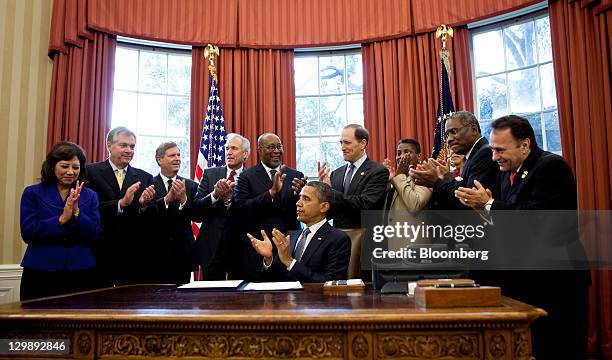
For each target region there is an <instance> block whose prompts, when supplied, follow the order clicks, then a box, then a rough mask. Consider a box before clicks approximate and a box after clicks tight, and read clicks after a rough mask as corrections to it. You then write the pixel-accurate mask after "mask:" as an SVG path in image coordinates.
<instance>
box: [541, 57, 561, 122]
mask: <svg viewBox="0 0 612 360" xmlns="http://www.w3.org/2000/svg"><path fill="white" fill-rule="evenodd" d="M540 82H541V83H542V102H543V104H542V107H543V108H544V110H550V109H556V108H557V92H556V89H555V74H554V72H553V64H552V63H549V64H546V65H542V66H540Z"/></svg>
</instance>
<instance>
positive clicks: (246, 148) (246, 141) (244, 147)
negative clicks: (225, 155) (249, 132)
mask: <svg viewBox="0 0 612 360" xmlns="http://www.w3.org/2000/svg"><path fill="white" fill-rule="evenodd" d="M233 138H238V139H240V140H241V141H242V150H243V151H244V152H251V142H250V141H249V139H247V138H245V137H244V136H242V135H240V134H236V133H229V134H227V137H226V138H225V139H226V140H225V143H226V144H227V143H228V142H229V141H230V140H231V139H233Z"/></svg>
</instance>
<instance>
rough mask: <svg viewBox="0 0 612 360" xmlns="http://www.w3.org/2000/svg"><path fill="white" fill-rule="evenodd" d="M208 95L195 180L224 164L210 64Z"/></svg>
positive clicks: (222, 131)
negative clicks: (207, 169) (205, 171)
mask: <svg viewBox="0 0 612 360" xmlns="http://www.w3.org/2000/svg"><path fill="white" fill-rule="evenodd" d="M209 69H210V96H209V97H208V107H207V109H206V118H205V119H204V127H203V128H202V139H201V140H200V151H199V153H198V164H197V165H196V171H195V181H197V182H198V183H199V182H200V180H202V173H203V172H204V169H206V168H209V167H215V166H223V165H224V164H225V138H226V135H227V131H226V130H225V119H224V118H223V111H222V110H221V99H219V90H218V89H217V76H216V74H215V73H214V71H215V68H214V67H212V66H210V67H209ZM192 228H193V235H194V236H196V237H197V236H198V232H199V231H200V228H199V226H198V225H197V224H196V223H193V224H192Z"/></svg>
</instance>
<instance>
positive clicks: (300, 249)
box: [295, 228, 310, 261]
mask: <svg viewBox="0 0 612 360" xmlns="http://www.w3.org/2000/svg"><path fill="white" fill-rule="evenodd" d="M308 234H310V229H309V228H306V229H304V232H302V236H300V238H299V239H298V242H297V245H296V246H295V260H297V261H300V260H301V259H302V255H303V254H304V248H305V247H306V237H307V236H308Z"/></svg>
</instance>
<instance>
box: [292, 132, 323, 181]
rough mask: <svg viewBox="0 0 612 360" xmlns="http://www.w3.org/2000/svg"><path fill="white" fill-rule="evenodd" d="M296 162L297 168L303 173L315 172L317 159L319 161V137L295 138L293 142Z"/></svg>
mask: <svg viewBox="0 0 612 360" xmlns="http://www.w3.org/2000/svg"><path fill="white" fill-rule="evenodd" d="M295 150H296V164H297V168H298V170H300V171H301V172H303V173H304V174H316V173H317V161H319V157H320V155H319V139H318V138H297V139H296V144H295Z"/></svg>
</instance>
